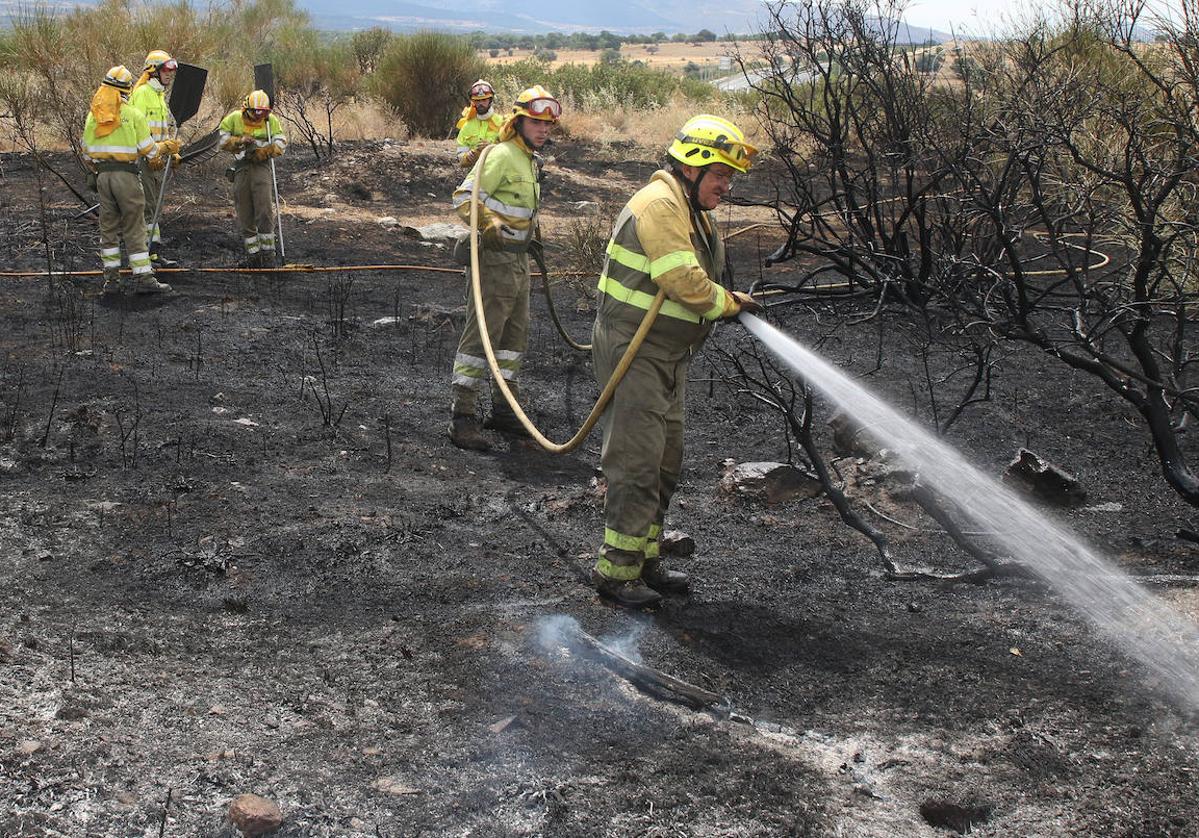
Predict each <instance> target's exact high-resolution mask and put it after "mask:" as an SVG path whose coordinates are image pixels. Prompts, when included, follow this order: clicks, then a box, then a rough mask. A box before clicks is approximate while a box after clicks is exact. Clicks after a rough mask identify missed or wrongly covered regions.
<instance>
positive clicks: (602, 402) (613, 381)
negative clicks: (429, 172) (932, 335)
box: [470, 146, 666, 454]
mask: <svg viewBox="0 0 1199 838" xmlns="http://www.w3.org/2000/svg"><path fill="white" fill-rule="evenodd" d="M493 148H495V146H488V147H487V148H485V149H483V154H482V155H481V156H480V157H479V162H478V164H476V165H477V168H476V171H477V172H478V174H477V175H476V176H475V180H474V183H472V184H471V188H470V293H471V298H472V299H473V300H474V301H475V322H476V323H478V326H479V337H480V338H481V339H482V342H483V354H484V355H486V356H487V366H488V368H489V369H490V370H491V377H492V378H493V379H494V380H495V383H496V385H497V386H498V387H499V388H500V392H501V393H503V394H504V400H505V401H507V402H508V406H509V407H510V408H512V412H513V413H514V414H516V418H517V419H519V420H520V424H521V425H523V426H524V429H525V430H526V431H528V432H529V436H531V437H532V438H533V439H535V440H536V441H537V444H538V445H540V446H541V447H542V448H544V449H545V450H546V451H549V452H550V453H552V454H566V453H567V452H569V451H573V450H574V449H576V448H578V447H579V445H580V444H581V443H582V442H583V440H585V439H586V438H587V435H588V434H589V433H591V429H592V428H594V427H595V423H596V422H598V421H599V418H600V414H602V413H603V412H604V408H606V407H607V406H608V402H610V401H611V400H612V394H613V393H615V392H616V385H618V384H619V383H620V380H621V379H622V378H624V374H625V373H626V372H628V369H629V367H630V366H631V365H632V363H633V359H634V358H635V357H637V350H639V349H640V348H641V344H642V343H643V342H644V341H645V336H646V335H647V334H649V330H650V328H651V327H652V326H653V325H654V321H655V320H656V319H657V318H658V312H659V311H660V310H661V309H662V303H663V302H665V301H666V291H665V290H664V289H661V288H660V289H658V293H657V295H655V297H654V301H653V303H651V304H650V307H649V311H647V312H646V313H645V317H643V318H642V319H641V325H640V326H638V327H637V332H636V334H634V335H633V339H632V340H631V341H629V346H628V348H627V349H626V350H625V351H624V355H622V356H621V358H620V363H618V364H617V365H616V369H614V370H613V371H612V377H611V378H609V379H608V383H607V384H605V385H604V389H603V391H602V392H601V393H600V395H599V399H597V400H596V402H595V407H593V408H591V413H590V414H589V415H588V416H587V420H586V421H585V422H583V427H581V428H579V430H578V431H576V432H575V435H574V436H572V437H571V438H570V439H568V440H567V441H566V442H562V443H558V442H554V441H553V440H551V439H549V438H548V437H547V436H546V435H545V434H543V433H542V432H541V431H539V430H538V429H537V426H536V425H534V424H533V422H532V420H531V419H529V417H528V416H527V415H526V414H525V412H524V409H523V408H521V406H520V402H518V401H517V400H516V396H514V395H513V394H512V390H511V388H509V387H508V382H507V381H505V380H504V376H503V374H502V373H501V372H500V364H499V361H497V360H496V358H495V350H494V349H492V348H491V336H490V335H489V334H488V333H487V320H486V318H485V317H484V314H483V286H482V283H481V282H480V281H479V181H480V180H481V179H482V175H483V166H484V164H486V162H487V155H488V154H490V153H491V150H492V149H493Z"/></svg>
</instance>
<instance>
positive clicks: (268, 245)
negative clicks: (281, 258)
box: [258, 233, 275, 253]
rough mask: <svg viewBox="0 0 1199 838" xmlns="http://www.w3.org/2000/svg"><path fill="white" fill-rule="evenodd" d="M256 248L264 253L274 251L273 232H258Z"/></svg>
mask: <svg viewBox="0 0 1199 838" xmlns="http://www.w3.org/2000/svg"><path fill="white" fill-rule="evenodd" d="M258 248H259V249H260V250H262V251H263V252H264V253H274V252H275V234H274V233H259V234H258Z"/></svg>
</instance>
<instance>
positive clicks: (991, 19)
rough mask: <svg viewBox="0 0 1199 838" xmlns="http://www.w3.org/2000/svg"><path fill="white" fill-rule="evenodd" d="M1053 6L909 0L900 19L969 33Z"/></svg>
mask: <svg viewBox="0 0 1199 838" xmlns="http://www.w3.org/2000/svg"><path fill="white" fill-rule="evenodd" d="M1053 5H1054V4H1053V3H1052V2H1049V3H1045V2H1040V3H1038V2H1032V0H910V2H909V3H908V7H907V11H906V12H905V13H904V19H905V20H906V21H907V22H908V23H909V24H911V25H912V26H931V27H933V28H936V29H940V30H942V31H948V30H949V26H950V24H953V25H954V26H955V27H961V28H963V29H965V30H967V31H968V32H970V33H971V34H983V33H985V32H987V31H989V30H993V29H995V28H997V27H1000V28H1001V27H1002V26H1003V22H1004V20H1008V21H1009V22H1010V21H1011V20H1012V19H1013V18H1016V19H1020V18H1024V17H1027V16H1028V12H1029V10H1030V9H1034V8H1042V9H1043V8H1046V7H1052V6H1053ZM1150 5H1151V7H1153V8H1156V9H1158V10H1161V11H1169V10H1176V9H1178V8H1179V7H1180V6H1181V0H1152V2H1151V3H1150ZM1146 22H1149V21H1148V20H1146Z"/></svg>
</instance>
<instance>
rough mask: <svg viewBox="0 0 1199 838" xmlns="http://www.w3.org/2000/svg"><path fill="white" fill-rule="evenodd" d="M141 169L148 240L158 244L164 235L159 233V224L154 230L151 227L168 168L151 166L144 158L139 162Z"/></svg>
mask: <svg viewBox="0 0 1199 838" xmlns="http://www.w3.org/2000/svg"><path fill="white" fill-rule="evenodd" d="M139 167H140V170H141V181H142V192H143V193H144V194H145V196H146V210H145V216H146V242H147V243H153V244H157V243H158V242H160V241H162V236H161V235H160V234H159V231H158V225H156V226H155V228H154V229H153V230H151V229H150V222H152V221H153V220H154V205H155V204H157V203H158V193H159V191H160V190H161V189H162V179H163V178H164V177H165V176H166V169H165V168H163V169H158V170H157V171H156V170H154V169H151V168H150V165H149V164H148V163H147V162H146V161H145V160H142V161H141V163H140V164H139Z"/></svg>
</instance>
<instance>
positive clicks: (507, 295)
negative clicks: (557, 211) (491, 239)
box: [451, 250, 529, 416]
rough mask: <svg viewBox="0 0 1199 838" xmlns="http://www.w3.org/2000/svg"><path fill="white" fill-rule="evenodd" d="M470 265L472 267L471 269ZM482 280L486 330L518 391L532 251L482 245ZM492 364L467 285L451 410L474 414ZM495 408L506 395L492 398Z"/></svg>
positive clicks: (500, 407) (525, 339) (502, 368)
mask: <svg viewBox="0 0 1199 838" xmlns="http://www.w3.org/2000/svg"><path fill="white" fill-rule="evenodd" d="M467 270H468V271H469V268H468V269H467ZM479 283H480V286H481V287H480V290H481V291H482V292H483V293H482V295H483V314H484V315H485V319H486V321H487V336H488V337H489V338H491V347H492V349H493V350H494V351H495V357H496V361H498V362H499V366H500V372H501V373H502V374H503V376H504V380H505V381H507V382H508V386H509V387H510V388H511V389H512V392H513V393H514V394H516V395H519V393H520V390H519V388H518V385H517V381H516V379H517V375H518V374H519V372H520V364H521V359H522V358H523V357H524V354H525V348H526V347H527V346H528V342H529V257H528V255H527V254H525V253H508V252H505V251H496V250H483V251H481V252H480V253H479ZM490 378H491V370H490V369H489V368H488V366H487V358H486V356H485V355H484V354H483V339H482V337H481V335H480V333H479V326H478V323H477V322H476V318H475V301H474V295H473V294H472V293H471V292H470V282H469V279H468V281H467V287H466V327H465V328H464V329H463V330H462V339H461V340H459V341H458V352H457V354H456V355H455V356H454V371H453V374H452V376H451V385H452V390H453V399H454V401H453V408H452V409H453V412H454V414H455V415H461V414H466V415H472V416H473V415H474V413H475V410H476V407H477V405H478V400H479V390H480V389H482V387H483V382H484V381H485V380H490ZM492 402H493V406H492V407H493V411H494V410H496V409H498V410H499V411H500V412H503V411H504V410H505V409H507V403H506V402H504V400H503V397H502V395H500V394H498V393H497V394H496V395H495V396H494V397H493V399H492Z"/></svg>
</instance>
